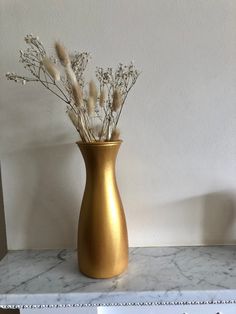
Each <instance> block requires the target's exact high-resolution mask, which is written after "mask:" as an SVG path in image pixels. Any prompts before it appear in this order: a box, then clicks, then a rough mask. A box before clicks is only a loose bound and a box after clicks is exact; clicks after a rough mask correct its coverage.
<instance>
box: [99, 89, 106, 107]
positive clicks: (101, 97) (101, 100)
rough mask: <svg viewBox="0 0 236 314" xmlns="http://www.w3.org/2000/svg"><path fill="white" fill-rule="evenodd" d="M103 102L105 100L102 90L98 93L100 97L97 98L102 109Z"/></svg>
mask: <svg viewBox="0 0 236 314" xmlns="http://www.w3.org/2000/svg"><path fill="white" fill-rule="evenodd" d="M105 100H106V94H105V90H104V89H102V90H101V93H100V96H99V105H100V107H103V106H104V104H105Z"/></svg>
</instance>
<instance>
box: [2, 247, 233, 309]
mask: <svg viewBox="0 0 236 314" xmlns="http://www.w3.org/2000/svg"><path fill="white" fill-rule="evenodd" d="M183 302H184V303H185V302H188V303H189V304H198V303H199V302H202V303H217V302H219V303H220V302H221V303H222V302H223V303H224V302H225V303H236V246H212V247H159V248H157V247H155V248H154V247H153V248H131V249H130V261H129V268H128V270H127V271H126V272H125V273H124V274H123V275H121V276H119V277H116V278H113V279H103V280H96V279H90V278H87V277H85V276H83V275H82V274H80V273H79V272H78V269H77V261H76V252H75V251H72V250H42V251H38V250H32V251H10V252H9V253H8V254H7V255H6V256H5V257H4V259H3V260H2V261H0V307H5V306H6V305H7V306H10V307H13V308H14V307H23V306H28V307H44V306H46V307H47V306H98V305H126V304H128V305H130V304H134V305H143V304H154V305H159V304H182V303H183Z"/></svg>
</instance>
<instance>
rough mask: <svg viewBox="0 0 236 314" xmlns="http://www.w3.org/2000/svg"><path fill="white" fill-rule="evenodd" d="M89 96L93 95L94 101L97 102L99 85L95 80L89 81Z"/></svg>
mask: <svg viewBox="0 0 236 314" xmlns="http://www.w3.org/2000/svg"><path fill="white" fill-rule="evenodd" d="M89 96H90V97H92V98H93V99H94V102H95V103H96V101H97V97H98V92H97V87H96V84H95V83H94V81H90V82H89Z"/></svg>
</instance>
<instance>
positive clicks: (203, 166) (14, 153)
mask: <svg viewBox="0 0 236 314" xmlns="http://www.w3.org/2000/svg"><path fill="white" fill-rule="evenodd" d="M29 32H32V33H34V34H36V35H39V36H40V38H41V39H42V41H43V42H44V44H45V46H47V47H48V48H49V50H51V51H52V47H53V42H54V40H55V39H61V40H62V41H63V42H64V43H65V45H66V46H67V47H68V48H70V49H71V50H72V51H73V50H74V49H79V50H87V51H90V52H91V53H92V54H93V61H92V63H91V67H90V69H89V73H92V72H91V71H92V69H93V67H95V65H101V66H107V65H110V66H115V65H116V64H117V63H118V62H120V61H121V62H126V61H127V62H128V61H130V60H135V63H136V65H137V66H138V67H139V68H140V69H141V70H142V75H141V76H140V78H139V80H138V82H137V84H136V86H135V87H134V89H133V91H132V92H131V93H130V95H129V97H128V101H127V104H126V108H125V110H124V112H123V116H122V118H121V121H120V127H121V131H122V138H123V140H124V143H123V145H122V148H121V150H120V154H119V157H118V164H117V173H118V181H119V187H120V192H121V195H122V199H123V203H124V206H125V210H126V216H127V222H128V229H129V240H130V245H131V246H148V245H190V244H196V245H197V244H207V243H235V241H236V84H235V83H236V1H234V0H231V1H230V0H167V1H165V0H146V1H144V0H129V1H127V0H119V1H118V0H99V1H96V0H86V1H85V0H84V1H82V0H67V1H62V0H50V1H49V0H40V1H39V0H38V1H36V0H22V1H17V0H1V2H0V45H1V49H0V55H1V56H0V60H1V61H0V73H1V84H0V157H1V159H2V167H3V169H2V174H3V188H4V198H5V210H6V221H7V235H8V244H9V248H11V249H18V248H35V247H37V248H45V247H47V248H50V247H74V246H75V245H76V244H75V243H76V229H77V217H78V209H79V205H80V201H81V197H82V194H83V186H84V179H85V178H84V176H85V172H84V165H83V161H82V158H81V156H80V152H79V150H78V149H77V147H76V145H75V144H74V142H75V141H76V140H77V138H78V137H77V134H76V133H75V131H74V129H73V127H72V126H71V124H70V122H69V121H68V119H67V117H66V115H65V113H64V104H63V103H60V102H59V100H58V99H57V98H54V96H53V95H51V94H49V93H48V92H47V91H46V90H43V88H41V87H39V86H36V85H32V86H24V87H22V86H18V85H16V84H14V83H13V82H8V81H6V80H5V78H4V73H5V72H7V71H17V72H20V69H21V65H20V64H18V50H19V49H20V48H24V42H23V37H24V35H25V34H27V33H29Z"/></svg>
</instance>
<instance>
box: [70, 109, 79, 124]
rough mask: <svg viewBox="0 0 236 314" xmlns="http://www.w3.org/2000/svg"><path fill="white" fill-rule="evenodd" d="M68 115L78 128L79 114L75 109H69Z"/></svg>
mask: <svg viewBox="0 0 236 314" xmlns="http://www.w3.org/2000/svg"><path fill="white" fill-rule="evenodd" d="M68 116H69V118H70V120H71V122H72V123H73V124H74V126H75V127H76V129H77V128H78V117H77V115H76V114H75V113H74V111H72V110H69V111H68Z"/></svg>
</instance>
